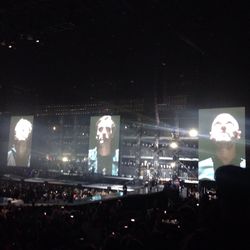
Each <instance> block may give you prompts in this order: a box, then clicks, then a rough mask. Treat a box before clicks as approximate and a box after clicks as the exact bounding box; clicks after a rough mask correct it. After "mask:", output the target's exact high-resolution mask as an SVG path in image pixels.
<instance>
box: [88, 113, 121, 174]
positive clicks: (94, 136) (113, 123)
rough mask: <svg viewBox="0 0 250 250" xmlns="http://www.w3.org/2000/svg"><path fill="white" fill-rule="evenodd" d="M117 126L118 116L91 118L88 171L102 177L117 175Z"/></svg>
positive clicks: (118, 122) (118, 123) (118, 124)
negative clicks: (102, 175) (99, 174)
mask: <svg viewBox="0 0 250 250" xmlns="http://www.w3.org/2000/svg"><path fill="white" fill-rule="evenodd" d="M119 126H120V117H119V116H110V115H104V116H101V117H91V120H90V145H89V153H88V165H89V171H92V172H95V173H101V174H104V175H118V162H119Z"/></svg>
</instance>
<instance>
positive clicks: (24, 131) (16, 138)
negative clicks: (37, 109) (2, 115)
mask: <svg viewBox="0 0 250 250" xmlns="http://www.w3.org/2000/svg"><path fill="white" fill-rule="evenodd" d="M32 130H33V116H12V117H11V121H10V133H9V148H8V156H7V166H22V167H29V166H30V157H31V143H32Z"/></svg>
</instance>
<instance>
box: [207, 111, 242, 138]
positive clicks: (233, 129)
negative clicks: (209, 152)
mask: <svg viewBox="0 0 250 250" xmlns="http://www.w3.org/2000/svg"><path fill="white" fill-rule="evenodd" d="M240 135H241V131H240V130H239V123H238V122H237V120H236V119H235V118H234V117H233V116H232V115H230V114H228V113H222V114H219V115H217V116H216V117H215V119H214V121H213V123H212V126H211V132H210V139H211V140H214V141H217V142H230V141H233V140H235V139H240Z"/></svg>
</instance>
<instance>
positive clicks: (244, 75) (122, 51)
mask: <svg viewBox="0 0 250 250" xmlns="http://www.w3.org/2000/svg"><path fill="white" fill-rule="evenodd" d="M247 2H248V1H213V0H210V1H198V0H195V1H181V0H172V1H167V0H162V1H161V0H152V1H134V0H120V1H119V0H118V1H117V0H109V1H104V0H96V1H93V0H86V1H82V0H68V1H66V0H23V1H18V0H9V1H5V2H4V3H1V6H0V14H1V15H0V16H1V17H0V34H1V35H0V54H1V57H0V58H1V60H0V70H1V74H0V105H1V106H2V109H6V107H11V106H14V107H15V106H18V107H19V106H20V104H22V105H23V106H25V107H26V106H29V105H34V104H52V103H65V104H67V103H85V102H90V101H100V100H107V101H110V100H112V101H114V100H116V99H121V98H122V99H126V98H138V97H142V98H150V97H151V96H152V95H153V94H156V95H157V97H158V102H162V101H163V100H164V95H172V94H187V95H189V96H191V100H192V101H193V102H194V103H196V104H198V105H201V106H202V105H203V106H204V105H207V106H208V105H209V106H210V107H213V106H215V107H216V106H217V105H216V102H218V104H219V105H220V106H222V105H223V104H224V105H229V106H235V105H240V106H244V105H246V104H247V102H248V94H249V84H248V82H249V74H250V71H249V62H248V61H249V54H250V52H249V51H250V50H249V44H250V43H249V42H250V41H249V38H250V29H249V28H250V15H249V10H250V9H249V8H248V3H247ZM37 40H39V42H38V41H37ZM9 46H11V48H9ZM1 106H0V107H1Z"/></svg>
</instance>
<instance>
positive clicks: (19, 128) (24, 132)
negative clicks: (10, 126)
mask: <svg viewBox="0 0 250 250" xmlns="http://www.w3.org/2000/svg"><path fill="white" fill-rule="evenodd" d="M31 131H32V124H31V122H30V121H28V120H26V119H23V118H21V119H20V120H19V121H18V122H17V124H16V126H15V138H16V139H17V140H18V141H25V140H27V138H28V137H29V135H30V134H31Z"/></svg>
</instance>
